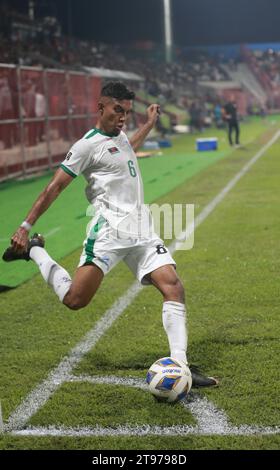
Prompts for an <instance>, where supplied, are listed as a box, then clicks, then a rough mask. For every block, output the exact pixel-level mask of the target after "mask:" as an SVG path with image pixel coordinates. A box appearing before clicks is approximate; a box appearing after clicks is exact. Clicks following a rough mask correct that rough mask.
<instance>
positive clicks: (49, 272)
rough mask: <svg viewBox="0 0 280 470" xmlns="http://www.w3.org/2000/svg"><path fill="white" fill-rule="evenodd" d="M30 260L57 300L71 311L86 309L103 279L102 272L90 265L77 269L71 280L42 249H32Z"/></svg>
mask: <svg viewBox="0 0 280 470" xmlns="http://www.w3.org/2000/svg"><path fill="white" fill-rule="evenodd" d="M30 258H31V259H33V261H35V263H36V264H37V265H38V267H39V269H40V271H41V274H42V276H43V278H44V279H45V281H46V282H47V283H48V284H49V285H50V286H51V287H52V288H53V289H54V291H55V293H56V294H57V296H58V298H59V300H60V301H61V302H63V303H64V305H66V306H67V307H68V308H70V309H71V310H79V309H80V308H83V307H86V306H87V305H88V304H89V302H90V301H91V299H92V297H93V296H94V294H95V293H96V291H97V289H98V287H99V286H100V284H101V281H102V279H103V277H104V274H103V272H102V270H101V269H100V268H99V267H97V266H95V265H94V264H90V265H87V266H81V267H80V268H78V269H77V271H76V273H75V276H74V278H73V280H72V279H71V277H70V275H69V274H68V272H67V271H66V270H65V269H64V268H63V267H62V266H60V265H59V264H58V263H56V262H55V261H54V260H53V259H52V258H51V257H50V256H49V254H48V253H47V251H46V250H45V249H44V248H41V247H33V248H31V250H30Z"/></svg>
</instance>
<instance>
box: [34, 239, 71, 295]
mask: <svg viewBox="0 0 280 470" xmlns="http://www.w3.org/2000/svg"><path fill="white" fill-rule="evenodd" d="M30 258H31V259H33V261H35V263H36V264H37V265H38V267H39V269H40V271H41V274H42V276H43V278H44V279H45V281H46V282H47V283H48V284H49V285H50V286H51V287H52V288H53V289H54V291H55V293H56V295H57V296H58V297H59V300H60V301H61V302H62V301H63V299H64V297H65V295H66V294H67V292H68V291H69V289H70V287H71V284H72V279H71V277H70V276H69V274H68V272H67V271H66V270H65V269H64V268H62V267H61V266H60V265H59V264H57V263H56V262H55V261H54V260H53V259H52V258H51V257H50V256H49V255H48V253H47V252H46V250H45V249H44V248H41V247H39V246H34V247H33V248H31V250H30Z"/></svg>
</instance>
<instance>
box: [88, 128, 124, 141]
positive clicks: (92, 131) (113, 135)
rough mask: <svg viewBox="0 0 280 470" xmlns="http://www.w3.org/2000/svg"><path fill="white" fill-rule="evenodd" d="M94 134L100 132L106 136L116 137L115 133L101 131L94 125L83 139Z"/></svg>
mask: <svg viewBox="0 0 280 470" xmlns="http://www.w3.org/2000/svg"><path fill="white" fill-rule="evenodd" d="M96 134H101V135H105V136H106V137H117V135H115V134H106V132H104V131H102V130H101V129H98V128H97V127H94V128H93V129H92V130H91V131H88V132H87V134H86V135H85V137H84V138H85V139H90V138H91V137H93V136H95V135H96Z"/></svg>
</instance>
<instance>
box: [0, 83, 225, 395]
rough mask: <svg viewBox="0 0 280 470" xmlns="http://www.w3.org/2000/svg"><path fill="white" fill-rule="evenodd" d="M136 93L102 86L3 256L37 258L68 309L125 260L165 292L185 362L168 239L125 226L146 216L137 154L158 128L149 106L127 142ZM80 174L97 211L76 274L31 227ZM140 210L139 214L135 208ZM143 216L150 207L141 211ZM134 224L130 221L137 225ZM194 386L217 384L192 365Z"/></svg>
mask: <svg viewBox="0 0 280 470" xmlns="http://www.w3.org/2000/svg"><path fill="white" fill-rule="evenodd" d="M134 97H135V95H134V93H133V92H132V91H130V90H129V89H128V88H127V87H126V86H125V85H124V84H123V83H120V82H110V83H108V84H106V85H105V86H104V87H103V88H102V91H101V96H100V99H99V103H98V110H99V118H98V121H97V124H96V127H95V128H94V129H92V130H90V131H89V132H87V133H86V134H85V135H84V136H83V137H82V138H81V139H80V140H78V141H77V142H76V143H75V144H74V145H73V146H72V148H71V149H70V151H69V153H68V154H67V156H66V158H65V160H64V161H63V162H62V164H61V165H60V168H59V169H58V170H57V171H56V173H55V174H54V176H53V178H52V180H51V181H50V183H49V184H48V185H47V187H46V188H45V189H44V191H43V192H42V193H41V194H40V195H39V197H38V199H37V200H36V201H35V203H34V205H33V207H32V208H31V210H30V212H29V213H28V215H27V217H26V219H25V220H24V222H23V223H22V224H21V225H20V227H19V228H18V229H17V230H16V232H15V234H14V235H13V236H12V240H11V246H10V247H9V248H8V249H7V250H6V251H5V253H4V255H3V259H4V261H14V260H18V259H25V260H27V261H28V260H30V259H31V260H33V261H34V262H35V263H36V264H37V265H38V267H39V269H40V271H41V274H42V276H43V278H44V280H45V281H46V282H47V283H48V284H49V285H50V286H51V287H52V288H53V290H54V291H55V293H56V294H57V296H58V298H59V300H60V301H61V302H63V304H64V305H66V306H67V307H68V308H69V309H72V310H78V309H81V308H83V307H85V306H86V305H88V304H89V302H90V301H91V299H92V298H93V296H94V295H95V293H96V291H97V290H98V288H99V286H100V284H101V282H102V279H103V277H104V276H105V275H106V274H107V273H108V272H109V271H110V270H111V269H112V268H113V267H114V266H115V265H116V264H117V263H118V262H119V261H120V260H122V259H123V260H124V261H125V262H126V264H127V265H128V266H129V268H130V269H131V270H132V272H133V273H134V275H135V276H136V277H137V279H138V280H139V281H140V282H141V283H142V284H153V285H154V286H155V287H156V288H157V289H158V290H159V291H160V292H161V293H162V296H163V310H162V318H163V326H164V329H165V331H166V334H167V337H168V341H169V346H170V355H171V357H172V358H174V359H178V360H180V361H183V362H184V363H186V364H187V357H186V349H187V331H186V307H185V296H184V287H183V285H182V283H181V281H180V279H179V277H178V275H177V273H176V269H175V265H176V264H175V261H174V260H173V258H172V256H171V254H170V253H169V251H168V249H167V248H166V247H165V246H164V244H163V241H162V240H161V239H160V238H159V237H158V236H157V234H156V233H155V232H153V231H152V232H150V231H149V230H148V231H147V232H145V234H144V235H143V234H142V235H141V236H140V235H138V232H137V231H135V230H134V229H133V230H130V229H129V228H127V225H129V223H128V224H126V221H128V222H130V221H131V220H130V219H131V218H133V217H131V214H135V210H136V218H137V217H138V214H141V211H140V209H141V207H143V206H144V198H143V185H142V180H141V175H140V172H139V167H138V163H137V157H136V155H135V151H136V149H138V148H139V147H140V146H141V145H142V143H143V142H144V140H145V138H146V136H147V135H148V134H149V132H150V131H151V129H152V128H153V127H154V125H155V123H156V120H157V118H158V115H159V106H158V105H157V104H152V105H150V106H149V107H148V109H147V120H146V123H145V124H144V125H143V126H142V127H141V128H139V129H138V130H137V131H136V133H135V134H134V135H133V136H132V137H131V139H130V140H128V138H127V136H126V134H125V133H124V131H123V127H124V125H125V122H126V120H127V118H128V116H129V113H130V112H131V110H132V100H133V99H134ZM79 174H83V176H84V177H85V179H86V180H87V183H88V185H87V188H86V195H87V198H88V201H89V202H90V204H92V205H93V206H94V209H95V214H94V216H93V219H92V221H91V222H90V224H89V226H88V233H87V238H86V240H85V242H84V248H83V252H82V254H81V258H80V262H79V265H78V268H77V271H76V273H75V275H74V277H73V279H71V277H70V275H69V274H68V272H67V271H66V270H65V269H64V268H63V267H62V266H60V265H59V264H58V263H57V262H56V261H54V260H53V259H52V258H51V257H50V255H49V254H48V252H47V251H46V249H45V248H44V244H45V243H44V239H43V237H42V236H41V235H39V234H34V235H33V237H31V239H30V240H29V239H28V237H29V231H30V230H31V228H32V226H33V225H34V224H35V222H36V221H37V220H38V218H39V217H40V216H41V215H42V214H43V213H44V212H45V211H46V210H47V209H48V208H49V207H50V205H51V204H52V203H53V201H54V200H55V199H56V198H57V197H58V196H59V194H60V193H61V192H62V191H63V190H64V189H65V188H66V187H67V186H68V185H69V184H70V183H71V182H72V181H73V179H74V178H76V177H77V176H78V175H79ZM137 211H138V212H137ZM144 213H145V212H144ZM132 225H133V224H132ZM192 376H193V386H210V385H216V384H217V381H216V380H215V379H213V378H211V377H205V376H204V375H202V374H200V372H199V371H197V370H196V369H195V370H194V369H193V370H192Z"/></svg>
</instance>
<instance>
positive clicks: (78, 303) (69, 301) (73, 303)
mask: <svg viewBox="0 0 280 470" xmlns="http://www.w3.org/2000/svg"><path fill="white" fill-rule="evenodd" d="M63 303H64V305H65V306H66V307H68V308H69V309H70V310H80V309H81V308H85V307H86V306H87V305H88V303H89V302H87V301H86V300H84V299H82V298H81V297H79V296H70V295H68V294H66V296H65V297H64V299H63Z"/></svg>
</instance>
